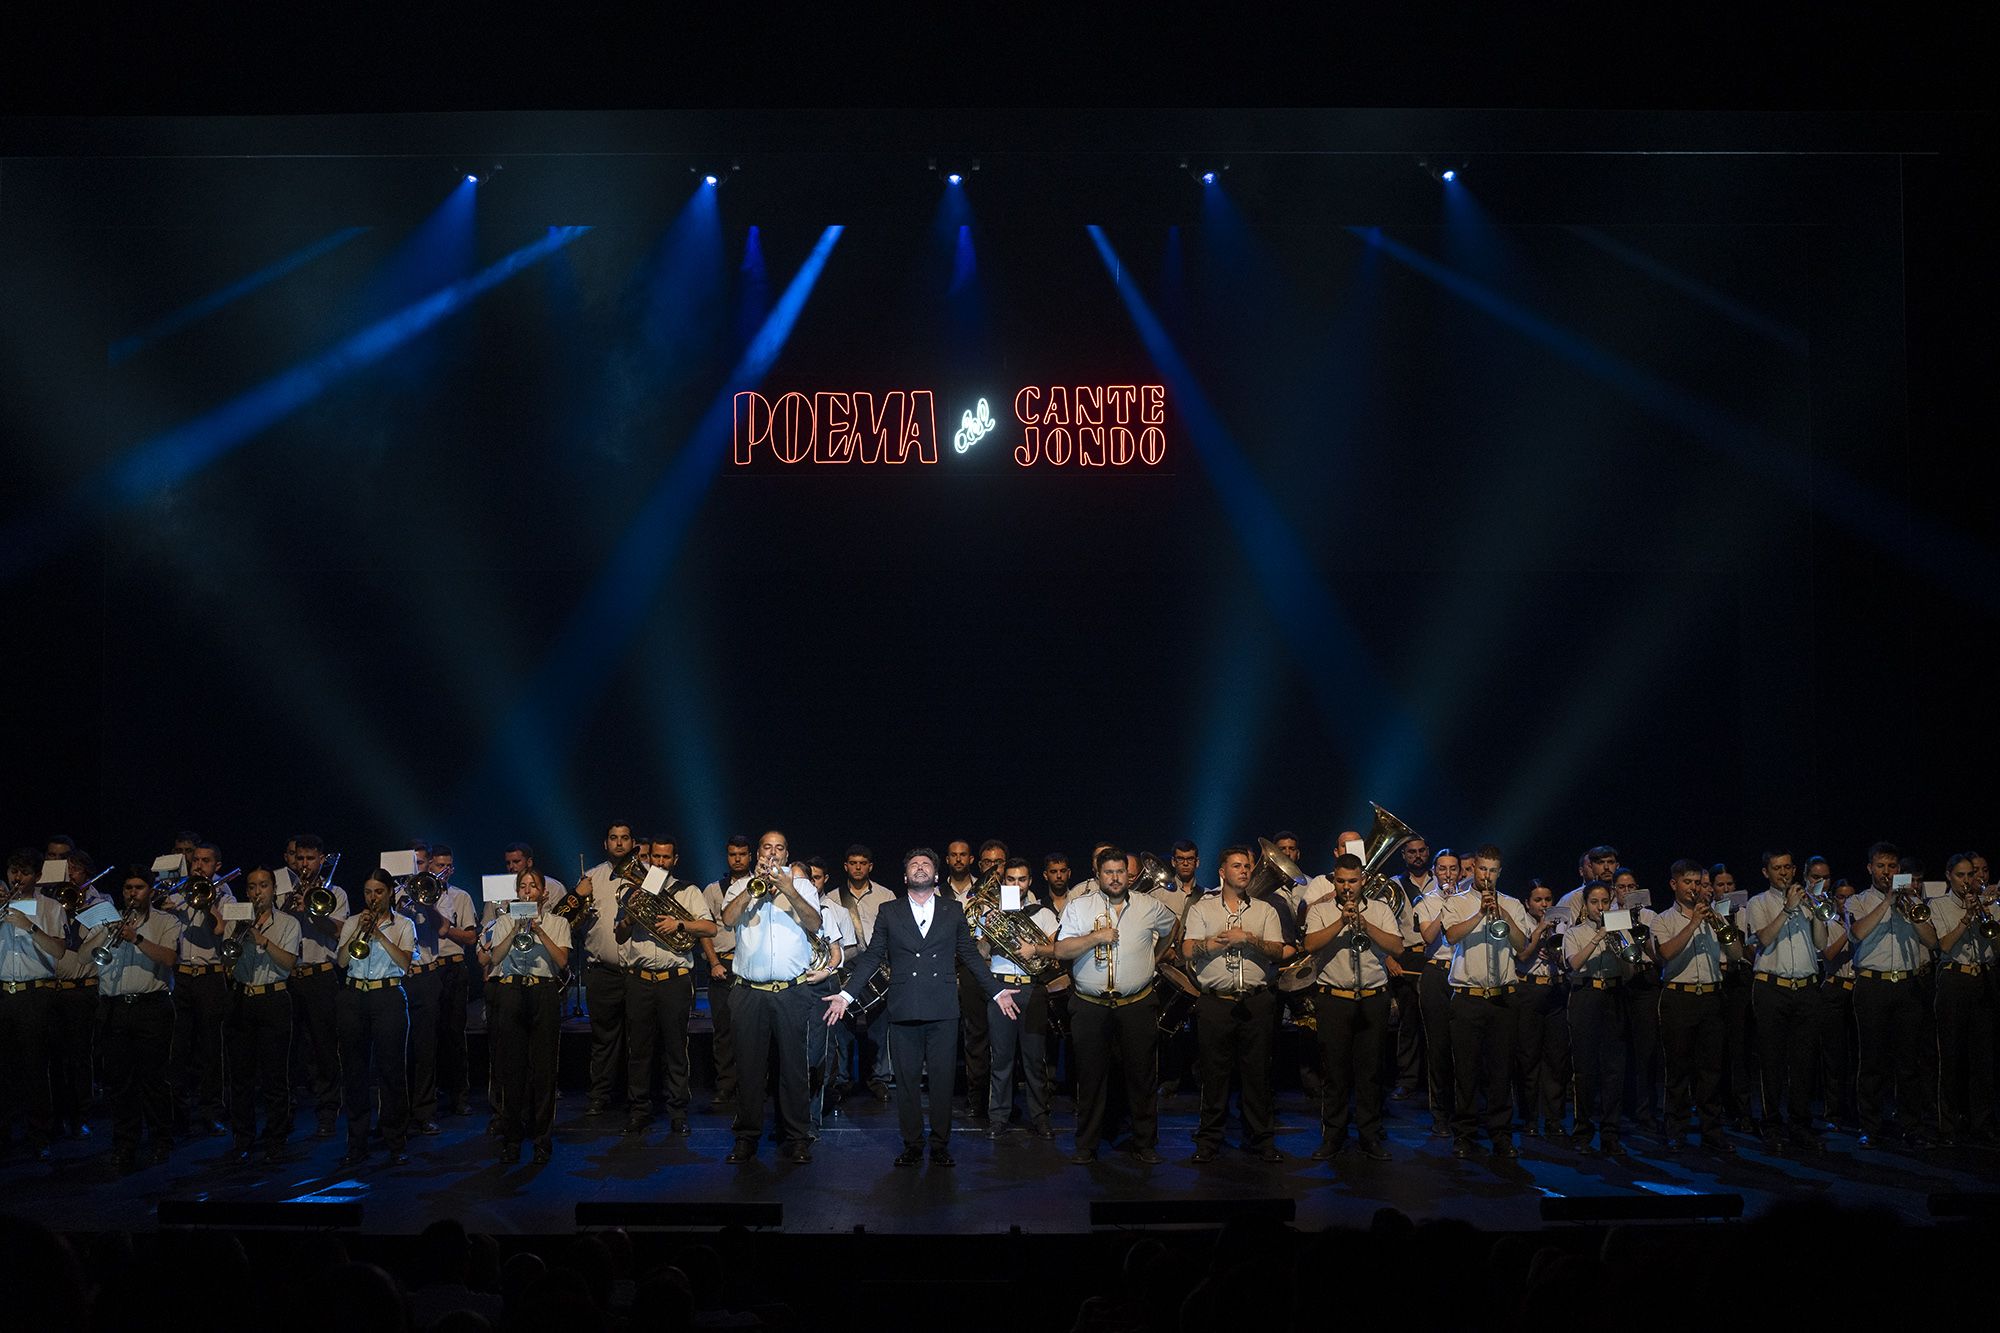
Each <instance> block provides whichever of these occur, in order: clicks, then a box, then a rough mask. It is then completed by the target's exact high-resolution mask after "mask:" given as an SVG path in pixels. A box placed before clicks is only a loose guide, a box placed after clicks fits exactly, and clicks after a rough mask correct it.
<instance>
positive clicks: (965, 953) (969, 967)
mask: <svg viewBox="0 0 2000 1333" xmlns="http://www.w3.org/2000/svg"><path fill="white" fill-rule="evenodd" d="M766 837H767V839H768V837H769V835H766ZM936 876H937V853H935V852H933V851H932V850H931V849H930V848H928V847H918V848H914V849H912V850H911V851H908V852H906V853H904V855H903V882H904V883H905V884H906V885H908V886H909V891H908V892H907V893H906V894H905V895H904V897H903V901H902V902H900V903H897V904H895V905H893V906H891V907H888V908H886V909H884V910H883V912H882V914H881V915H880V916H879V917H877V919H876V923H875V925H876V928H875V937H874V939H873V940H872V941H871V942H870V943H869V945H868V947H867V948H865V949H863V950H862V951H861V956H860V957H859V958H857V959H856V960H855V963H854V971H853V976H852V979H851V982H850V984H851V986H852V987H853V990H843V991H840V992H839V993H837V994H834V995H830V996H827V997H826V1000H825V1004H826V1011H825V1019H824V1021H825V1022H826V1023H827V1024H829V1025H831V1024H833V1023H837V1022H839V1021H840V1019H841V1016H842V1015H844V1014H845V1013H846V1012H847V1006H848V1005H850V1004H852V1003H853V1002H854V996H855V992H857V991H859V990H861V989H863V988H865V987H866V986H867V985H868V983H869V981H870V980H872V979H873V978H874V976H875V974H876V973H877V972H879V971H881V970H882V968H883V967H885V966H886V967H888V969H889V996H888V1000H887V1002H886V1003H887V1008H888V1012H889V1043H890V1045H891V1047H892V1048H893V1049H894V1051H895V1056H894V1059H895V1062H896V1068H897V1069H898V1070H899V1071H901V1072H900V1074H899V1076H898V1078H897V1080H896V1119H897V1123H898V1125H899V1126H900V1128H901V1129H902V1133H903V1151H902V1152H901V1153H900V1154H898V1155H897V1157H896V1165H897V1166H915V1165H916V1164H917V1163H918V1162H920V1161H922V1160H923V1156H924V1113H923V1106H922V1104H921V1102H920V1101H919V1096H920V1085H921V1084H922V1083H923V1082H924V1081H925V1075H926V1073H928V1075H929V1082H930V1089H931V1092H930V1120H931V1124H930V1157H931V1162H932V1164H933V1165H936V1166H952V1165H954V1162H953V1160H952V1156H951V1069H952V1066H953V1063H954V1061H953V1059H952V1049H951V1048H952V1038H953V1035H954V1032H953V1028H954V1026H955V1024H956V1020H957V1017H958V1002H957V990H958V981H957V979H956V977H954V975H953V968H952V960H956V962H957V966H958V967H959V968H962V969H963V970H964V974H967V975H970V976H972V977H973V978H975V980H976V982H977V984H978V985H979V987H980V990H981V991H982V993H984V994H985V995H986V996H988V997H989V998H990V999H992V1000H993V1002H994V1003H995V1004H996V1005H997V1006H998V1007H999V1009H1000V1012H1001V1014H1002V1015H1003V1016H1004V1017H1006V1018H1008V1019H1014V1018H1018V1017H1019V1015H1020V1008H1019V1006H1018V1005H1017V1004H1016V1002H1015V997H1016V995H1017V994H1018V991H1017V990H1015V989H1012V988H1009V987H1007V986H1006V985H1005V983H1003V982H1001V981H1000V980H998V979H997V978H995V976H994V975H993V973H992V971H991V970H990V969H989V968H988V967H987V965H986V960H985V959H983V958H981V957H980V956H979V950H978V948H977V947H976V946H974V944H973V942H972V929H971V927H970V926H969V925H968V924H967V922H966V918H965V912H964V910H963V909H962V908H960V906H959V904H958V903H957V902H956V901H954V900H953V899H952V898H951V897H950V896H948V895H946V894H941V893H939V892H938V891H937V878H936ZM739 1146H740V1145H739Z"/></svg>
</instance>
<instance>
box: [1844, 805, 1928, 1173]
mask: <svg viewBox="0 0 2000 1333" xmlns="http://www.w3.org/2000/svg"><path fill="white" fill-rule="evenodd" d="M1901 862H1902V856H1901V853H1899V852H1898V851H1897V850H1896V848H1895V847H1894V846H1893V845H1891V844H1889V843H1886V842H1878V843H1876V844H1875V845H1874V846H1872V847H1870V848H1869V849H1868V875H1869V879H1870V884H1869V887H1867V888H1865V889H1863V890H1861V892H1859V893H1857V894H1855V895H1854V896H1853V897H1851V898H1849V899H1848V900H1847V933H1848V935H1849V936H1850V937H1851V938H1852V939H1853V942H1854V944H1853V947H1854V1024H1855V1027H1856V1029H1857V1030H1858V1033H1859V1036H1860V1043H1859V1049H1858V1053H1857V1054H1858V1059H1857V1061H1856V1070H1855V1082H1856V1085H1857V1086H1856V1091H1857V1092H1858V1094H1859V1101H1860V1110H1861V1138H1860V1139H1859V1140H1858V1142H1859V1143H1860V1146H1862V1147H1864V1148H1869V1147H1877V1146H1880V1144H1881V1143H1882V1142H1883V1141H1884V1140H1885V1139H1886V1138H1889V1137H1892V1136H1893V1135H1894V1134H1900V1135H1901V1136H1902V1137H1903V1139H1904V1141H1905V1142H1907V1143H1908V1144H1909V1145H1910V1146H1911V1147H1913V1148H1915V1147H1923V1146H1925V1145H1926V1143H1927V1140H1926V1139H1925V1138H1924V1134H1923V1129H1922V1121H1921V1120H1919V1119H1918V1108H1919V1107H1921V1106H1922V1104H1923V1097H1922V1094H1921V1093H1920V1092H1919V1091H1918V1088H1917V1083H1918V1079H1919V1077H1920V1070H1921V1067H1922V1066H1921V1062H1920V1061H1919V1060H1918V1057H1917V1042H1918V1041H1919V1040H1921V1034H1922V1032H1923V1013H1922V1007H1923V1001H1922V998H1921V996H1920V994H1919V992H1918V988H1917V985H1916V976H1917V968H1918V967H1920V966H1921V965H1922V964H1923V961H1924V958H1925V955H1926V951H1927V950H1931V949H1935V948H1937V945H1938V937H1937V930H1936V928H1935V926H1934V923H1932V922H1930V921H1917V920H1913V919H1912V914H1913V913H1915V914H1918V915H1921V911H1920V909H1918V908H1917V907H1916V900H1917V898H1916V896H1917V895H1918V894H1920V893H1921V892H1922V890H1921V888H1920V887H1919V886H1917V885H1915V884H1912V885H1911V887H1910V888H1909V889H1908V890H1903V891H1899V890H1898V889H1897V887H1896V883H1895V881H1896V877H1897V875H1898V874H1899V873H1901ZM1891 1097H1893V1098H1894V1099H1895V1111H1894V1117H1895V1119H1894V1123H1893V1125H1892V1124H1891V1123H1890V1120H1889V1117H1890V1110H1889V1106H1888V1102H1889V1099H1890V1098H1891Z"/></svg>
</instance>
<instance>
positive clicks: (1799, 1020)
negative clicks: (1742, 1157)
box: [1743, 851, 1836, 1152]
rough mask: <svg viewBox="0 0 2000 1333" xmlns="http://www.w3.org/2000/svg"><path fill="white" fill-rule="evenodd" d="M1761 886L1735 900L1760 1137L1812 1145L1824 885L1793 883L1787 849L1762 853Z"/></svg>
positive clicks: (1826, 901)
mask: <svg viewBox="0 0 2000 1333" xmlns="http://www.w3.org/2000/svg"><path fill="white" fill-rule="evenodd" d="M1764 884H1765V888H1764V890H1763V891H1762V892H1761V893H1759V894H1757V895H1756V896H1755V897H1753V898H1752V899H1751V900H1750V901H1749V902H1747V903H1745V904H1744V906H1743V928H1744V930H1745V931H1746V932H1747V934H1748V936H1749V937H1751V938H1754V939H1755V941H1756V947H1757V961H1756V965H1755V968H1754V970H1753V971H1752V973H1751V982H1750V1003H1751V1006H1752V1014H1753V1015H1754V1018H1755V1027H1756V1033H1757V1067H1758V1072H1759V1073H1760V1074H1761V1075H1762V1078H1763V1085H1764V1086H1763V1102H1764V1125H1763V1137H1764V1144H1765V1146H1766V1147H1767V1148H1770V1149H1772V1150H1773V1151H1777V1150H1781V1149H1783V1148H1784V1147H1787V1146H1790V1147H1793V1148H1798V1149H1802V1150H1805V1151H1809V1152H1810V1151H1818V1150H1819V1149H1820V1148H1821V1147H1822V1146H1823V1145H1822V1144H1821V1143H1820V1141H1819V1135H1818V1133H1817V1132H1816V1131H1815V1130H1814V1129H1813V1119H1812V1083H1813V1070H1814V1066H1815V1064H1816V1063H1817V1061H1818V1059H1819V1042H1818V1040H1817V1030H1818V1026H1819V1012H1820V993H1819V970H1820V956H1821V955H1822V954H1823V953H1824V952H1825V950H1826V946H1827V935H1828V925H1827V923H1828V921H1829V920H1830V919H1831V917H1832V916H1833V914H1834V912H1835V910H1836V909H1835V908H1834V906H1833V903H1832V900H1831V899H1830V898H1828V897H1827V896H1826V889H1825V887H1824V885H1819V886H1815V887H1810V888H1809V887H1808V886H1807V885H1805V884H1802V883H1800V882H1799V875H1798V864H1797V862H1795V861H1794V860H1793V859H1792V854H1791V853H1790V852H1782V851H1767V852H1765V853H1764Z"/></svg>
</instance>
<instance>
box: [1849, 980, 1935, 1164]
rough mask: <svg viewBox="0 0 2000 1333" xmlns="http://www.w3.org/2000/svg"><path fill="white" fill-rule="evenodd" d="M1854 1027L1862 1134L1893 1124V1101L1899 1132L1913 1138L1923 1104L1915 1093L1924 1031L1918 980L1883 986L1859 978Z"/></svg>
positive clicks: (1855, 987) (1920, 1065)
mask: <svg viewBox="0 0 2000 1333" xmlns="http://www.w3.org/2000/svg"><path fill="white" fill-rule="evenodd" d="M1854 1026H1855V1030H1856V1033H1857V1035H1858V1036H1859V1037H1860V1042H1859V1049H1858V1051H1857V1053H1856V1054H1857V1057H1858V1058H1857V1059H1856V1061H1855V1070H1854V1082H1855V1093H1856V1101H1857V1102H1858V1103H1859V1109H1860V1112H1861V1132H1862V1133H1863V1134H1880V1133H1881V1132H1882V1130H1883V1128H1884V1127H1885V1125H1886V1123H1887V1122H1888V1120H1889V1119H1890V1112H1889V1102H1890V1100H1891V1099H1892V1098H1893V1099H1894V1101H1895V1115H1894V1119H1895V1123H1896V1128H1898V1129H1899V1130H1901V1131H1902V1132H1903V1133H1905V1134H1909V1133H1913V1132H1915V1130H1916V1129H1917V1128H1918V1125H1919V1123H1920V1121H1919V1120H1918V1111H1919V1108H1920V1107H1921V1106H1922V1104H1923V1101H1922V1094H1920V1093H1919V1092H1918V1090H1917V1081H1918V1078H1919V1075H1920V1071H1921V1069H1922V1067H1923V1066H1922V1062H1921V1061H1920V1060H1919V1058H1918V1055H1917V1043H1918V1041H1920V1040H1921V1039H1922V1036H1923V1030H1924V1011H1923V997H1922V996H1921V995H1920V994H1919V993H1918V990H1917V982H1916V978H1914V977H1911V978H1907V979H1905V980H1903V981H1883V980H1880V979H1879V978H1872V977H1856V978H1855V979H1854Z"/></svg>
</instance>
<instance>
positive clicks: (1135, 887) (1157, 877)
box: [980, 852, 1174, 893]
mask: <svg viewBox="0 0 2000 1333" xmlns="http://www.w3.org/2000/svg"><path fill="white" fill-rule="evenodd" d="M1173 881H1174V872H1173V871H1171V870H1169V869H1167V867H1166V865H1165V864H1164V863H1163V862H1161V860H1160V858H1159V857H1157V856H1155V855H1153V854H1152V853H1151V852H1141V853H1140V854H1139V873H1138V874H1137V875H1135V876H1134V877H1133V879H1132V892H1133V893H1152V892H1153V891H1154V890H1156V889H1164V888H1165V887H1166V886H1167V885H1169V884H1171V883H1173ZM994 882H995V883H996V884H997V883H998V882H999V881H998V879H997V878H996V879H995V881H994ZM980 887H981V888H984V887H985V886H984V885H983V884H982V885H981V886H980Z"/></svg>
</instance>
